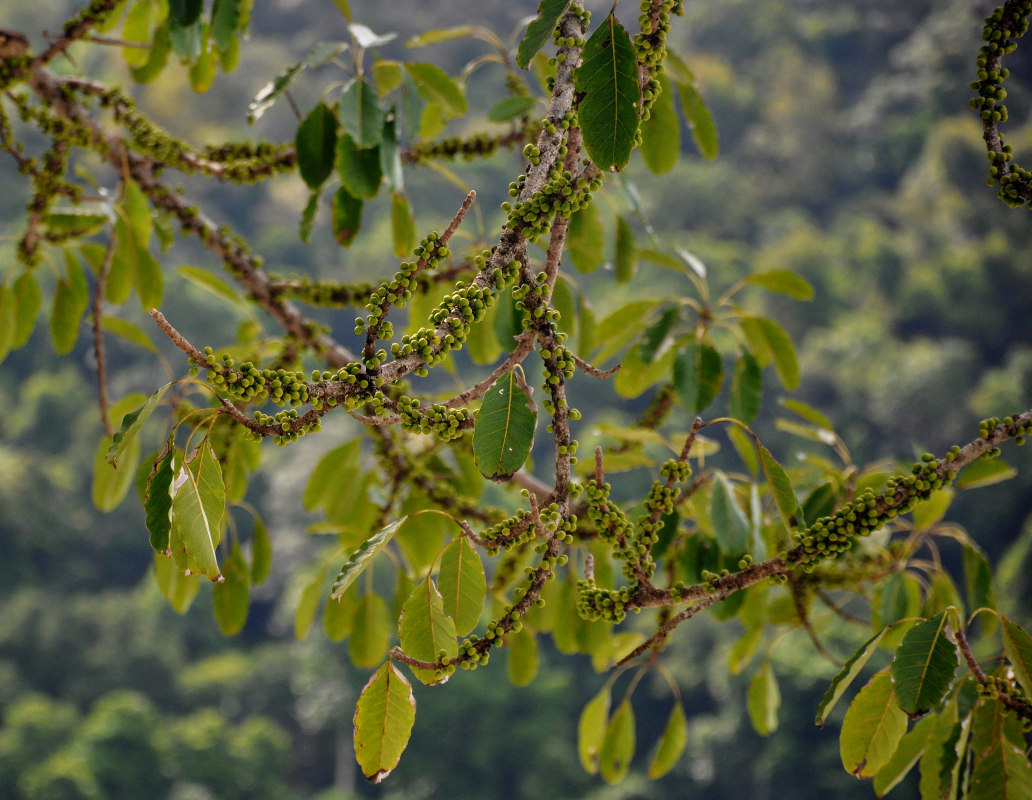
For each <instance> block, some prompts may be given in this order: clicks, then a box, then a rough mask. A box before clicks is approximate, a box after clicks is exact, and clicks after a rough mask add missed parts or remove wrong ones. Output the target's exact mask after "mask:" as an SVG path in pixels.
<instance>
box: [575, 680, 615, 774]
mask: <svg viewBox="0 0 1032 800" xmlns="http://www.w3.org/2000/svg"><path fill="white" fill-rule="evenodd" d="M611 702H612V695H611V694H610V691H609V685H608V684H607V685H606V686H604V687H602V690H601V691H600V692H599V693H598V694H596V695H595V696H594V697H593V698H591V700H590V701H589V702H588V704H587V705H586V706H584V710H583V711H581V715H580V721H579V722H578V724H577V754H578V756H579V757H580V763H581V766H582V767H583V768H584V771H585V772H587V773H588V774H589V775H594V774H595V773H596V772H598V767H599V756H600V755H601V753H602V743H603V742H604V741H605V738H606V723H607V721H608V719H609V706H610V703H611Z"/></svg>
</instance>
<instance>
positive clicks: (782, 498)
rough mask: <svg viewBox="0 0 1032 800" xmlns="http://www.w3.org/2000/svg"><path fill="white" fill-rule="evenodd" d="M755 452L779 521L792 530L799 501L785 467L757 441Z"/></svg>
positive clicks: (795, 522) (796, 520)
mask: <svg viewBox="0 0 1032 800" xmlns="http://www.w3.org/2000/svg"><path fill="white" fill-rule="evenodd" d="M756 452H758V453H759V454H760V466H761V467H762V469H763V476H764V477H765V478H766V479H767V488H768V489H770V493H771V495H772V496H773V497H774V504H775V505H776V506H777V507H778V514H780V515H781V521H782V522H783V523H785V527H786V528H788V529H789V530H792V529H793V528H795V527H796V525H797V523H798V516H799V501H798V500H796V496H795V491H794V490H793V489H792V481H791V480H789V477H788V473H787V472H785V468H784V467H782V466H781V465H780V464H779V463H778V462H777V460H775V458H774V456H772V455H771V454H770V450H768V449H767V448H766V447H764V446H763V445H762V444H759V443H757V444H756Z"/></svg>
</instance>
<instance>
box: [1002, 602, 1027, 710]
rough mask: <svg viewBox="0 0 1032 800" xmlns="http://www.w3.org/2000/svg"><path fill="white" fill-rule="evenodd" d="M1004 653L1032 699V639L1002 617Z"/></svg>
mask: <svg viewBox="0 0 1032 800" xmlns="http://www.w3.org/2000/svg"><path fill="white" fill-rule="evenodd" d="M1000 622H1001V623H1002V627H1001V633H1002V635H1003V652H1005V653H1006V654H1007V660H1008V661H1009V662H1010V663H1011V667H1013V669H1014V677H1015V678H1016V679H1017V681H1018V685H1019V686H1020V687H1021V689H1022V691H1024V693H1025V696H1026V697H1032V637H1030V636H1029V635H1028V632H1027V631H1026V630H1025V629H1024V628H1022V627H1021V626H1020V625H1018V624H1017V623H1015V622H1013V621H1012V620H1010V619H1007V617H1001V618H1000Z"/></svg>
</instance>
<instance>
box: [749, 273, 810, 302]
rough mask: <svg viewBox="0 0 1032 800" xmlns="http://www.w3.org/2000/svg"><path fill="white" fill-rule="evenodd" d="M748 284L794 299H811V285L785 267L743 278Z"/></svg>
mask: <svg viewBox="0 0 1032 800" xmlns="http://www.w3.org/2000/svg"><path fill="white" fill-rule="evenodd" d="M745 282H746V283H747V284H749V285H750V286H762V287H763V288H764V289H766V290H767V291H770V292H777V293H778V294H786V295H788V296H789V297H791V298H793V299H795V300H813V287H812V286H811V285H810V284H809V283H808V282H807V281H806V280H805V279H803V278H800V277H799V276H798V275H796V274H795V273H794V272H791V271H790V270H787V269H772V270H768V271H767V272H757V273H755V274H753V275H750V276H749V277H747V278H746V279H745Z"/></svg>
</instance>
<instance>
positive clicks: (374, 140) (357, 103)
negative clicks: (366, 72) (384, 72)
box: [340, 78, 384, 148]
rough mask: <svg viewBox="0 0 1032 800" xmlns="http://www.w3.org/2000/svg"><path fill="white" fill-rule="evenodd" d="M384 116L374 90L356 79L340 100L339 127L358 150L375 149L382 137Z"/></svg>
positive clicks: (359, 79) (361, 80) (363, 81)
mask: <svg viewBox="0 0 1032 800" xmlns="http://www.w3.org/2000/svg"><path fill="white" fill-rule="evenodd" d="M383 121H384V114H383V110H382V109H381V108H380V103H379V99H378V98H377V95H376V90H374V89H373V87H372V86H370V85H369V84H368V83H366V82H365V80H363V79H362V78H356V79H355V80H354V81H353V82H352V83H351V85H350V86H349V87H348V88H347V90H346V91H345V92H344V94H343V95H341V98H340V125H341V128H343V129H344V132H345V133H347V134H348V135H349V136H351V138H352V139H353V140H354V143H355V145H356V146H357V147H359V148H367V147H376V146H377V145H378V144H380V140H381V138H382V136H383Z"/></svg>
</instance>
